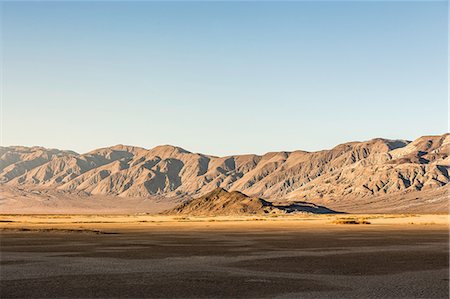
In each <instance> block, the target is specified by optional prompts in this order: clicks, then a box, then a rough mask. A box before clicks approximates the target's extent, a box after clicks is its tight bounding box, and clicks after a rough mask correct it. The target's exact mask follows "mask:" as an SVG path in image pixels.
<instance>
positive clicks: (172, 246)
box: [0, 215, 449, 298]
mask: <svg viewBox="0 0 450 299" xmlns="http://www.w3.org/2000/svg"><path fill="white" fill-rule="evenodd" d="M344 218H345V219H348V218H354V219H365V220H367V222H370V223H371V224H359V225H358V224H353V225H352V224H333V222H334V221H336V220H342V219H344ZM448 220H449V219H448V215H320V216H319V215H302V216H299V215H297V216H296V217H265V218H264V217H257V218H252V217H215V218H207V217H196V218H194V217H179V218H174V217H163V216H149V215H32V216H30V215H23V216H20V215H2V216H1V217H0V221H1V222H0V228H1V229H2V238H1V241H2V243H1V293H0V296H1V297H2V298H13V297H15V298H19V297H22V298H23V297H28V298H42V297H45V298H60V297H71V298H86V297H89V298H101V297H103V298H105V297H128V298H136V297H138V298H141V297H150V298H174V297H176V298H263V297H270V298H273V297H277V298H293V297H295V298H299V297H301V298H369V297H373V298H374V297H377V298H379V297H390V298H392V297H397V298H398V297H408V298H448V295H449V289H448V279H449V275H448V265H449V260H448V251H449V245H448V223H449V222H448ZM8 221H12V222H8Z"/></svg>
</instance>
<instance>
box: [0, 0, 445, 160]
mask: <svg viewBox="0 0 450 299" xmlns="http://www.w3.org/2000/svg"><path fill="white" fill-rule="evenodd" d="M0 5H1V8H0V9H1V14H2V15H1V54H2V55H1V74H2V78H1V96H2V130H1V131H2V136H1V137H2V138H1V143H2V145H5V146H7V145H26V146H31V145H40V146H45V147H51V148H60V149H72V150H75V151H77V152H81V153H83V152H87V151H89V150H92V149H95V148H99V147H105V146H111V145H115V144H129V145H136V146H142V147H145V148H152V147H154V146H157V145H161V144H171V145H177V146H180V147H183V148H185V149H187V150H189V151H193V152H201V153H205V154H212V155H219V156H223V155H231V154H243V153H257V154H262V153H265V152H269V151H280V150H299V149H302V150H310V151H313V150H321V149H328V148H331V147H333V146H335V145H337V144H339V143H342V142H347V141H354V140H369V139H372V138H375V137H384V138H391V139H409V140H412V139H414V138H417V137H419V136H422V135H433V134H443V133H445V132H446V131H448V113H449V109H448V83H447V82H448V40H447V38H448V37H447V36H448V16H447V14H448V7H447V5H448V4H447V2H445V1H443V2H389V1H384V2H339V1H331V2H45V1H43V2H2V3H1V4H0Z"/></svg>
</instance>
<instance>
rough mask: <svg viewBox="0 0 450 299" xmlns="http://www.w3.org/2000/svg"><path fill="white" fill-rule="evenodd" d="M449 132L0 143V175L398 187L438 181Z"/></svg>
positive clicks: (196, 190) (286, 187) (308, 189)
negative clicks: (334, 140)
mask: <svg viewBox="0 0 450 299" xmlns="http://www.w3.org/2000/svg"><path fill="white" fill-rule="evenodd" d="M449 153H450V135H449V134H445V135H441V136H424V137H421V138H418V139H417V140H415V141H413V142H409V141H404V140H386V139H373V140H370V141H365V142H349V143H345V144H341V145H338V146H336V147H334V148H333V149H331V150H324V151H319V152H305V151H294V152H273V153H267V154H265V155H262V156H259V155H236V156H228V157H214V156H209V155H203V154H197V153H191V152H189V151H186V150H184V149H182V148H179V147H174V146H169V145H166V146H158V147H155V148H153V149H150V150H147V149H143V148H139V147H132V146H124V145H117V146H113V147H108V148H102V149H97V150H94V151H91V152H89V153H86V154H77V153H75V152H71V151H60V150H55V149H45V148H41V147H31V148H27V147H1V148H0V155H1V157H0V181H1V184H4V185H8V186H22V187H26V186H31V187H42V188H52V189H60V190H67V191H75V192H80V191H82V192H85V193H87V194H95V195H118V196H124V197H145V196H153V195H161V196H167V197H190V198H191V197H198V196H202V195H205V194H207V193H209V192H211V191H213V190H215V189H216V188H218V187H221V188H225V189H227V190H230V191H240V192H243V193H245V194H247V195H249V196H252V197H260V198H265V199H270V200H277V199H292V200H302V201H316V200H322V201H323V200H327V199H330V200H333V199H337V198H339V199H342V198H364V197H368V196H372V197H376V196H386V195H390V194H392V195H399V194H403V193H405V192H420V193H419V194H422V195H426V192H427V190H436V189H439V188H445V187H446V186H447V185H448V182H449V166H450V158H449Z"/></svg>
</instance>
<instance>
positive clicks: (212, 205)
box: [163, 188, 336, 216]
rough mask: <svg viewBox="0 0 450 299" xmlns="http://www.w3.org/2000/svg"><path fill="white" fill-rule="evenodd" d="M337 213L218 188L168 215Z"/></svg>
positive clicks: (170, 211) (304, 204) (319, 207)
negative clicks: (277, 202) (276, 202)
mask: <svg viewBox="0 0 450 299" xmlns="http://www.w3.org/2000/svg"><path fill="white" fill-rule="evenodd" d="M299 212H306V213H318V214H324V213H336V212H335V211H333V210H330V209H327V208H325V207H321V206H316V205H314V204H308V203H289V204H274V203H271V202H269V201H266V200H264V199H261V198H257V197H248V196H247V195H245V194H243V193H241V192H239V191H232V192H228V191H226V190H225V189H222V188H217V189H215V190H213V191H212V192H210V193H208V194H206V195H203V196H200V197H198V198H195V199H192V200H189V201H186V202H184V203H182V204H180V205H179V206H177V207H175V208H174V209H171V210H168V211H166V212H164V213H163V214H166V215H176V214H179V215H190V216H236V215H265V214H286V213H299Z"/></svg>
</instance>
